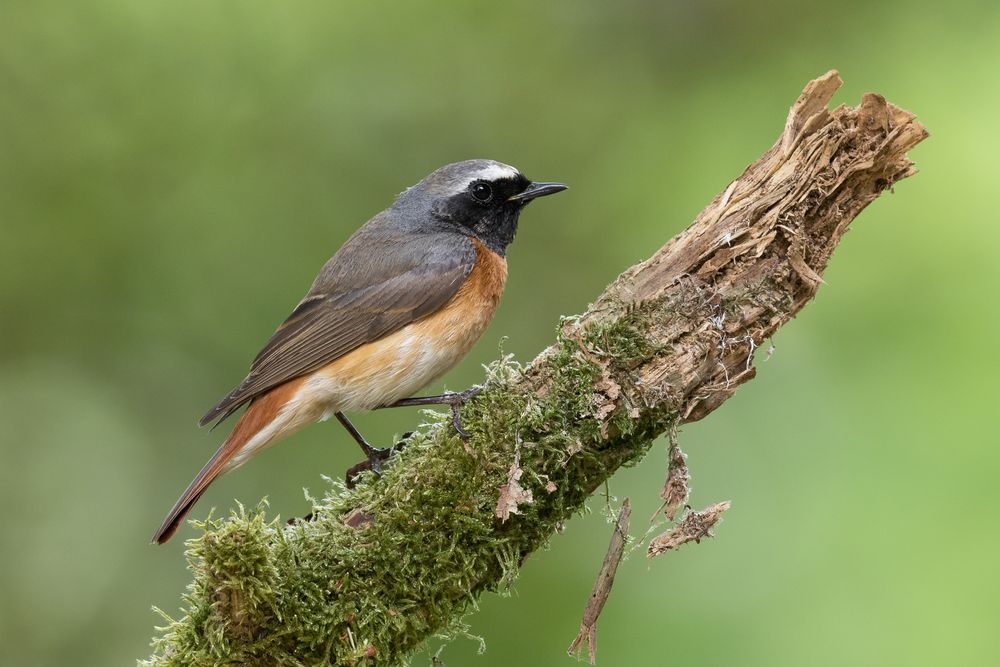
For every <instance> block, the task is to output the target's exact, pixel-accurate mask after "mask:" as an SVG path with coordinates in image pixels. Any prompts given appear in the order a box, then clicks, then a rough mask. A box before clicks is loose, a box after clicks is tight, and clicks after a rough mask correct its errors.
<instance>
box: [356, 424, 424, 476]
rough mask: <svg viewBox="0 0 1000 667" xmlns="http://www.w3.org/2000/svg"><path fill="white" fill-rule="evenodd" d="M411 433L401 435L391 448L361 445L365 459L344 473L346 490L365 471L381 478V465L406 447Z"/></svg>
mask: <svg viewBox="0 0 1000 667" xmlns="http://www.w3.org/2000/svg"><path fill="white" fill-rule="evenodd" d="M411 435H413V432H412V431H410V432H408V433H404V434H403V439H402V440H400V441H399V442H397V443H396V444H395V445H393V446H392V447H372V446H371V445H369V444H368V443H367V442H366V443H364V444H363V445H361V448H362V449H363V450H364V452H365V454H366V455H367V457H368V458H367V459H365V460H364V461H361V462H360V463H355V464H354V465H352V466H351V467H350V468H348V469H347V472H345V473H344V481H345V483H346V484H347V488H349V489H353V488H354V487H355V485H356V484H357V483H358V479H360V477H361V473H363V472H365V471H366V470H370V471H372V472H373V473H375V476H376V477H381V476H382V469H383V465H384V464H385V462H386V461H388V460H389V458H390V457H391V456H392V455H393V454H395V453H396V452H398V451H399V450H401V449H402V448H403V447H405V446H406V441H407V440H409V439H410V436H411Z"/></svg>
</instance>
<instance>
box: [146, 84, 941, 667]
mask: <svg viewBox="0 0 1000 667" xmlns="http://www.w3.org/2000/svg"><path fill="white" fill-rule="evenodd" d="M840 83H841V82H840V78H839V77H838V75H837V73H836V72H829V73H827V74H826V75H824V76H822V77H820V78H819V79H817V80H815V81H813V82H811V83H810V84H809V85H808V86H807V87H806V89H805V90H804V91H803V93H802V95H801V96H800V97H799V99H798V101H796V103H795V105H794V106H793V107H792V109H791V111H790V113H789V115H788V119H787V122H786V124H785V129H784V132H783V133H782V134H781V136H780V137H779V138H778V140H777V142H776V143H775V144H774V146H773V147H772V148H771V149H770V150H768V151H767V152H766V153H765V154H764V155H763V156H762V157H761V158H760V159H759V160H757V161H756V162H754V163H753V164H752V165H750V166H749V167H747V169H746V170H745V171H744V172H743V174H742V175H740V177H739V178H737V179H736V180H735V181H733V182H732V183H730V184H729V186H728V187H726V188H725V190H724V191H723V192H722V193H721V194H720V195H718V196H717V197H716V198H715V199H714V200H713V201H712V203H710V204H709V205H708V206H707V207H706V208H705V210H703V211H702V212H701V214H700V215H699V216H698V218H697V219H696V220H695V221H694V223H693V224H692V225H691V226H690V227H688V229H686V230H685V231H684V232H682V233H681V234H679V235H678V236H677V237H675V238H674V239H673V240H671V241H670V242H669V243H667V244H666V245H665V246H664V247H663V248H661V249H660V250H659V251H658V252H657V253H656V254H655V255H653V256H652V257H651V258H649V259H648V260H646V261H644V262H642V263H640V264H638V265H636V266H633V267H632V268H630V269H628V270H627V271H625V273H623V274H622V275H621V276H619V278H618V279H617V280H615V282H614V283H613V284H611V285H610V286H609V287H608V288H607V290H605V292H604V293H603V294H601V295H600V296H599V297H598V298H597V300H596V301H595V302H594V305H593V306H592V307H591V308H590V309H589V310H588V311H587V312H586V313H585V314H583V315H582V316H579V317H573V318H566V319H564V321H563V323H562V325H561V327H560V331H559V334H558V337H557V341H556V343H555V344H553V345H552V346H551V347H549V348H548V349H546V350H545V351H543V352H542V353H541V354H540V355H539V356H538V357H537V358H536V359H535V360H534V361H533V362H531V364H529V365H528V366H527V367H524V368H522V367H520V366H518V365H517V364H515V363H513V362H512V361H511V360H510V359H503V360H501V361H498V362H496V363H495V364H494V365H493V366H492V367H491V369H490V372H489V378H488V380H489V386H488V388H487V389H486V390H485V391H484V392H483V393H482V394H480V395H479V396H478V397H476V398H475V399H473V400H472V401H471V402H470V403H469V404H467V405H466V406H465V408H464V409H463V423H464V424H465V427H466V429H467V430H468V431H469V432H470V434H471V438H470V440H469V441H468V442H467V443H463V442H462V441H461V440H460V439H459V438H458V437H457V436H456V434H455V432H454V430H453V429H452V428H451V426H450V423H449V422H448V420H447V419H446V418H444V417H442V419H441V420H440V421H439V422H437V423H434V424H430V425H425V426H424V427H423V428H421V429H420V430H418V431H417V433H416V434H415V435H414V436H413V437H412V439H411V440H410V441H409V443H408V445H407V447H406V449H405V450H404V451H403V452H401V454H400V455H399V456H398V458H397V460H395V462H394V463H393V464H392V465H391V466H390V468H389V470H388V471H387V472H386V474H385V475H384V476H383V477H381V478H379V479H372V478H368V479H366V480H365V481H363V482H362V483H361V484H359V485H358V487H357V488H356V489H354V490H350V491H349V490H346V489H345V488H343V486H342V485H340V484H334V488H333V489H332V490H331V491H330V492H329V493H327V494H326V496H325V497H324V498H323V499H321V500H317V501H314V511H313V515H314V518H313V520H311V521H308V522H298V523H295V524H293V525H288V526H284V525H278V524H276V523H274V522H272V523H267V522H265V521H264V519H263V518H262V514H261V512H260V511H258V512H256V513H250V514H247V513H245V512H242V510H241V513H240V514H239V515H237V516H233V517H232V518H230V519H227V520H224V521H211V522H209V523H208V524H207V525H206V532H205V534H204V535H203V536H202V537H200V538H198V539H195V540H192V541H191V542H190V545H189V550H188V558H189V559H190V563H191V568H192V569H193V571H194V575H195V578H194V582H193V584H192V585H191V587H190V590H189V593H188V595H187V596H186V599H187V603H188V608H187V610H186V615H185V616H184V617H183V618H181V619H180V620H177V621H169V623H168V625H167V626H166V627H165V628H161V636H160V638H159V639H157V640H155V641H154V647H155V653H154V655H153V657H152V658H151V659H150V660H149V661H148V663H147V664H150V665H190V664H197V665H202V664H230V663H239V664H250V665H257V664H259V665H265V664H266V665H303V664H308V665H313V664H338V665H395V664H399V663H400V662H402V661H403V660H405V659H406V657H407V656H408V655H410V654H411V653H412V652H413V651H414V650H415V649H416V648H417V647H418V646H419V645H420V644H421V643H422V642H423V641H424V640H425V639H426V638H428V637H429V636H431V635H432V634H440V633H448V632H454V631H457V630H459V629H460V628H461V625H460V624H461V620H460V619H461V617H462V616H463V614H464V613H465V612H467V611H468V610H469V609H470V608H472V607H474V606H475V601H476V599H477V597H478V596H479V595H480V594H481V593H482V592H483V591H493V590H498V589H503V588H505V587H508V586H510V584H511V582H512V580H513V579H514V577H515V576H516V573H517V571H518V569H519V567H520V565H521V564H522V563H523V561H524V559H525V558H527V556H528V555H529V554H531V553H532V552H533V551H534V550H535V549H537V548H538V547H539V546H541V545H543V544H544V543H545V541H546V540H548V539H549V538H550V537H551V536H552V535H553V534H554V532H555V530H556V528H557V526H558V525H559V524H560V523H561V522H562V521H564V520H566V519H568V518H569V517H570V516H572V515H573V514H574V513H576V512H577V511H579V510H580V509H581V508H582V507H583V504H584V502H585V501H586V499H587V497H588V496H589V495H590V494H591V492H592V491H593V490H594V489H596V488H598V487H599V486H600V485H601V484H602V483H603V482H604V481H605V480H607V479H608V478H609V477H610V476H611V475H612V474H613V473H614V472H615V470H617V469H618V468H619V467H621V466H622V465H624V464H628V463H633V462H635V461H637V460H639V459H640V458H641V457H642V455H643V454H644V453H645V452H646V451H647V450H648V448H649V446H650V443H651V442H652V440H653V439H654V438H655V437H656V436H658V435H660V434H661V433H663V432H664V431H665V430H667V429H668V428H671V427H672V426H676V425H677V424H679V423H684V422H691V421H694V420H697V419H701V418H703V417H705V416H706V415H707V414H709V413H710V412H712V411H713V410H715V409H716V408H717V407H719V406H720V405H721V404H722V403H723V402H724V401H725V400H726V399H728V398H729V397H730V396H731V395H732V394H733V392H735V391H736V388H737V387H738V386H739V385H741V384H743V383H744V382H746V381H747V380H749V379H751V378H752V377H754V373H755V368H754V366H753V357H754V351H755V350H756V349H757V347H758V346H759V345H761V344H762V343H763V341H765V340H766V339H767V338H769V337H770V336H771V335H773V334H774V332H775V331H776V330H777V329H778V328H779V327H780V326H782V325H783V324H784V323H785V322H787V321H788V320H789V319H790V318H792V317H793V316H794V315H795V314H796V313H797V312H798V311H799V310H800V309H801V308H802V307H803V306H804V305H805V304H806V303H807V302H808V301H809V300H810V299H812V298H813V296H814V295H815V294H816V290H817V288H818V286H819V284H820V283H821V282H822V280H821V275H822V273H823V270H824V268H825V267H826V264H827V261H828V260H829V258H830V255H831V253H832V252H833V250H834V248H835V247H836V246H837V244H838V243H839V241H840V238H841V236H842V235H843V234H844V232H845V231H846V230H847V227H848V225H849V224H850V223H851V221H852V220H853V219H854V218H855V216H857V215H858V213H860V212H861V210H862V209H863V208H864V207H865V206H867V205H868V204H869V203H870V202H872V201H873V200H874V199H875V198H876V197H877V196H878V195H879V194H880V193H881V192H883V191H884V190H886V189H887V188H889V187H891V186H892V185H893V184H894V183H895V182H896V181H898V180H900V179H902V178H906V177H907V176H910V175H912V174H913V173H914V172H915V170H914V168H913V165H912V163H911V162H910V161H909V160H908V159H907V157H906V152H907V151H908V150H909V149H910V148H912V147H913V146H915V145H916V144H917V143H918V142H920V141H921V140H922V139H924V138H925V137H926V136H927V134H926V131H925V130H924V128H923V127H922V126H921V125H920V124H919V123H918V122H916V121H915V120H914V117H913V115H912V114H910V113H908V112H906V111H903V110H902V109H899V108H897V107H895V106H893V105H891V104H888V103H886V101H885V100H884V99H883V98H882V97H881V96H879V95H876V94H867V95H865V96H864V97H863V99H862V102H861V105H860V106H859V107H843V106H841V107H838V108H837V109H834V110H832V111H828V110H827V104H828V102H829V100H830V98H831V96H832V95H833V93H834V91H835V90H836V89H837V88H838V87H839V85H840ZM502 489H503V491H502ZM502 493H503V494H506V495H505V496H502V495H501V494H502ZM498 515H499V516H498Z"/></svg>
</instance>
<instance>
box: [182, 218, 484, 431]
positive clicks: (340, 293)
mask: <svg viewBox="0 0 1000 667" xmlns="http://www.w3.org/2000/svg"><path fill="white" fill-rule="evenodd" d="M369 224H371V223H369ZM366 227H367V226H366ZM475 262H476V249H475V247H474V246H473V245H472V242H471V241H470V240H469V239H468V238H467V237H465V236H461V235H457V234H444V233H440V234H422V235H419V236H418V235H414V234H412V233H411V234H409V235H405V238H404V237H401V236H398V235H396V234H393V233H391V232H388V233H387V232H386V231H385V230H384V229H381V228H380V227H379V226H373V229H370V230H366V229H365V228H364V227H363V228H362V229H361V230H358V233H356V234H355V235H354V236H353V237H352V238H351V239H350V240H349V241H348V242H347V243H345V244H344V247H343V248H341V250H340V251H338V252H337V254H336V255H334V257H333V258H332V259H331V260H330V261H329V262H328V263H327V265H326V266H325V267H323V271H322V272H321V273H320V275H319V277H318V278H317V279H316V282H315V283H314V284H313V286H312V289H310V290H309V293H308V294H307V295H306V297H305V298H304V299H303V300H302V301H301V302H300V303H299V305H298V306H297V307H296V308H295V310H294V311H293V312H292V314H291V315H290V316H289V317H288V319H287V320H285V322H284V323H283V324H282V325H281V326H280V327H278V330H277V331H276V332H275V333H274V335H273V336H271V339H270V340H269V341H268V342H267V344H266V345H265V346H264V348H263V349H262V350H261V351H260V352H259V353H258V354H257V357H256V358H255V359H254V361H253V364H252V365H251V367H250V374H249V375H247V377H246V379H245V380H243V382H241V383H240V384H239V386H237V387H236V388H235V389H233V390H232V391H231V392H229V394H227V395H226V397H225V398H223V399H222V400H221V401H219V403H218V404H217V405H215V407H213V408H212V409H211V410H209V411H208V412H207V413H206V414H205V416H204V417H202V418H201V420H200V421H199V422H198V423H199V424H200V425H201V426H204V425H205V424H207V423H209V422H211V421H213V420H215V419H218V421H219V422H221V421H222V420H224V419H225V418H226V417H228V416H229V415H231V414H232V413H233V412H235V411H236V410H238V409H239V408H240V406H242V405H244V404H245V403H248V402H249V401H251V400H252V399H254V398H256V397H257V396H260V395H261V394H264V393H266V392H268V391H270V390H271V389H273V388H274V387H277V386H278V385H281V384H284V383H285V382H288V381H289V380H292V379H294V378H297V377H300V376H302V375H305V374H306V373H309V372H311V371H314V370H316V369H317V368H321V367H323V366H325V365H327V364H329V363H330V362H332V361H335V360H336V359H338V358H340V357H342V356H343V355H345V354H347V353H348V352H350V351H352V350H354V349H356V348H358V347H360V346H362V345H364V344H365V343H369V342H372V341H375V340H378V339H380V338H382V337H384V336H387V335H389V334H391V333H393V332H394V331H398V330H399V329H402V328H403V327H404V326H406V325H407V324H409V323H411V322H413V321H415V320H417V319H419V318H421V317H423V316H424V315H428V314H430V313H433V312H434V311H435V310H437V309H438V308H440V307H441V306H443V305H444V304H445V303H447V301H448V300H449V299H450V298H451V297H452V296H454V294H455V293H456V292H457V291H458V289H459V287H461V286H462V283H463V282H464V281H465V278H466V276H468V275H469V273H470V272H471V271H472V268H473V266H474V265H475Z"/></svg>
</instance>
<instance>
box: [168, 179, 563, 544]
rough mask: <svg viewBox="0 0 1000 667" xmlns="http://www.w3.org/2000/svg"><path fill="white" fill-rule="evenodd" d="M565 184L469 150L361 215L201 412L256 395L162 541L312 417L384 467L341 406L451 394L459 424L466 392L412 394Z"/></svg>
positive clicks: (496, 294)
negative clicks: (218, 487) (247, 361)
mask: <svg viewBox="0 0 1000 667" xmlns="http://www.w3.org/2000/svg"><path fill="white" fill-rule="evenodd" d="M565 189H566V186H565V185H563V184H562V183H538V182H532V181H530V180H528V179H527V178H525V177H524V175H522V174H521V172H520V171H518V170H517V169H515V168H514V167H511V166H509V165H506V164H501V163H500V162H494V161H492V160H467V161H465V162H456V163H454V164H449V165H446V166H444V167H441V168H440V169H438V170H436V171H434V172H432V173H431V174H430V175H429V176H427V177H426V178H424V180H422V181H420V182H419V183H417V184H416V185H414V186H413V187H411V188H408V189H407V190H405V191H404V192H402V193H401V194H400V195H399V196H398V197H397V198H396V201H395V202H394V203H393V204H392V206H390V207H389V208H387V209H385V210H384V211H382V212H381V213H379V214H378V215H376V216H375V217H373V218H372V219H371V220H369V221H368V222H366V223H365V224H364V225H363V226H362V227H361V228H360V229H358V230H357V231H356V232H355V233H354V234H353V235H352V236H351V238H349V239H348V240H347V242H346V243H345V244H344V245H343V246H342V247H341V248H340V250H338V251H337V253H336V254H335V255H334V256H333V257H332V258H331V259H330V260H329V261H328V262H327V263H326V265H324V266H323V268H322V270H321V271H320V272H319V276H317V277H316V280H315V281H314V282H313V284H312V287H311V288H310V289H309V291H308V292H307V293H306V295H305V297H304V298H303V299H302V301H300V302H299V304H298V306H296V307H295V310H293V311H292V314H291V315H289V316H288V319H286V320H285V321H284V322H283V323H282V324H281V326H279V327H278V329H277V331H275V333H274V335H272V336H271V338H270V340H268V341H267V344H266V345H264V348H263V349H262V350H261V351H260V352H259V353H258V354H257V356H256V357H255V358H254V360H253V363H252V364H251V366H250V373H249V375H247V377H246V379H244V380H243V382H241V383H240V384H239V386H237V387H236V388H235V389H233V390H232V391H231V392H229V394H227V395H226V397H225V398H223V399H222V400H221V401H219V403H218V404H217V405H216V406H215V407H213V408H212V409H211V410H209V411H208V412H207V413H206V414H205V416H204V417H202V418H201V421H200V422H199V425H201V426H204V425H206V424H208V423H210V422H212V421H215V422H216V425H217V424H218V423H219V422H221V421H222V420H224V419H226V418H227V417H228V416H230V415H231V414H233V412H235V411H236V410H238V409H239V408H240V407H242V406H243V405H246V404H249V405H248V407H247V409H246V411H244V413H243V414H242V415H241V416H240V418H239V420H238V421H237V422H236V425H235V426H234V427H233V431H232V433H230V435H229V437H228V438H226V441H225V442H224V443H223V444H222V446H221V447H220V448H219V450H218V451H217V452H216V453H215V455H214V456H212V458H211V459H210V460H209V461H208V463H206V464H205V467H204V468H202V469H201V472H199V473H198V476H197V477H195V478H194V481H193V482H191V484H190V485H189V486H188V488H187V489H186V490H185V491H184V493H183V494H182V495H181V497H180V498H179V499H178V500H177V502H176V503H175V504H174V506H173V508H171V510H170V512H169V513H168V514H167V517H166V518H165V519H164V520H163V524H162V525H161V526H160V527H159V529H158V530H157V531H156V534H155V535H153V541H154V542H157V543H159V544H163V543H164V542H166V541H167V540H169V539H170V537H171V536H172V535H173V534H174V533H175V532H176V531H177V527H178V526H179V525H180V522H181V520H182V519H183V518H184V516H185V515H186V514H187V513H188V511H189V510H190V509H191V507H192V506H193V505H194V504H195V503H196V502H197V501H198V498H200V497H201V495H202V494H203V493H204V492H205V490H206V489H207V488H208V486H209V484H211V483H212V482H213V481H214V480H215V479H216V478H217V477H218V476H219V475H221V474H223V473H227V472H229V471H231V470H234V469H236V468H238V467H239V466H240V465H242V464H243V463H245V462H246V461H247V460H248V459H250V458H251V457H252V456H254V455H255V454H257V453H258V452H260V451H261V450H263V449H264V448H265V447H268V446H270V445H273V444H274V443H275V442H278V441H279V440H281V439H283V438H286V437H288V436H289V435H291V434H292V433H295V432H296V431H297V430H299V429H300V428H302V427H303V426H306V425H307V424H311V423H313V422H316V421H323V420H325V419H328V418H329V417H331V416H335V417H337V419H338V420H339V421H340V422H341V424H343V425H344V427H345V428H346V429H347V430H348V432H349V433H350V434H351V436H352V437H353V438H354V439H355V440H356V441H357V442H358V444H359V445H360V446H361V449H362V451H364V453H365V455H366V457H367V460H366V462H365V463H366V464H365V466H364V467H366V468H371V469H373V470H374V471H376V472H378V471H379V469H380V467H381V464H382V462H383V461H384V460H385V459H386V458H387V456H388V455H389V454H390V453H391V448H376V447H372V446H371V445H370V444H368V442H367V441H366V440H365V439H364V438H363V437H362V436H361V434H360V433H359V432H358V431H357V429H355V428H354V426H353V425H352V424H351V422H350V421H349V420H348V419H347V417H346V416H345V415H344V412H346V411H351V410H372V409H375V408H381V407H396V406H403V405H427V404H435V403H436V404H449V405H451V406H452V411H453V415H454V424H455V428H456V429H459V431H460V432H461V425H460V422H459V421H458V417H457V414H458V413H457V407H456V406H457V405H458V404H459V403H461V401H463V400H464V399H465V398H467V397H468V395H469V394H467V393H461V394H443V395H441V396H427V397H420V398H407V397H408V396H410V395H411V394H413V393H414V392H415V391H417V390H419V389H421V388H422V387H424V386H426V385H427V384H429V383H430V382H432V381H433V380H435V379H436V378H438V377H440V376H441V375H443V374H444V373H445V372H446V371H448V370H449V369H450V368H451V367H452V366H454V365H455V364H456V363H458V362H459V361H460V360H461V359H462V357H464V356H465V355H466V353H468V351H469V349H470V348H471V347H472V345H473V343H475V342H476V340H477V339H478V338H479V336H480V335H481V334H482V333H483V331H484V330H485V329H486V326H487V324H489V322H490V320H491V319H492V318H493V314H494V312H495V311H496V308H497V304H498V302H499V301H500V295H501V294H502V293H503V288H504V284H505V282H506V280H507V260H506V251H507V246H508V245H510V243H511V241H513V240H514V234H515V232H516V231H517V221H518V216H520V214H521V210H522V209H523V208H524V207H525V206H526V205H527V204H528V203H529V202H531V201H532V200H533V199H536V198H538V197H542V196H545V195H550V194H554V193H556V192H560V191H562V190H565ZM357 467H358V466H356V468H357Z"/></svg>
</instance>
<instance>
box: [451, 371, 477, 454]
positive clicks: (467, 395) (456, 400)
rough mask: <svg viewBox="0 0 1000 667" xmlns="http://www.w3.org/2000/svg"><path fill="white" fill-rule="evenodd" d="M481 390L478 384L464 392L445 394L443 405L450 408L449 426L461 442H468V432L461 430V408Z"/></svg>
mask: <svg viewBox="0 0 1000 667" xmlns="http://www.w3.org/2000/svg"><path fill="white" fill-rule="evenodd" d="M482 390H483V386H482V385H479V384H475V385H472V386H471V387H469V388H468V389H466V390H465V391H460V392H457V393H455V392H450V391H449V392H445V394H444V396H445V401H444V403H445V404H446V405H447V406H448V407H449V408H451V425H452V426H454V427H455V432H456V433H458V436H459V437H460V438H462V440H468V439H469V434H468V432H467V431H466V430H465V429H464V428H462V406H463V405H465V403H466V401H468V400H469V399H471V398H473V397H475V396H476V395H478V394H479V393H480V392H481V391H482Z"/></svg>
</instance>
